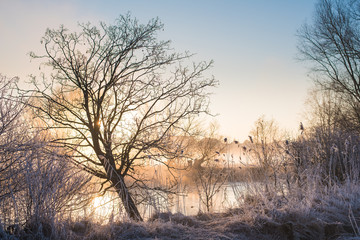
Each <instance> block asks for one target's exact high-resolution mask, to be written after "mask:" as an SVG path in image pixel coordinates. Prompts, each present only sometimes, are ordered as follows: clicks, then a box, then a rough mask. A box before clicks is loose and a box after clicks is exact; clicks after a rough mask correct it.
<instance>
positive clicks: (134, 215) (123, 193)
mask: <svg viewBox="0 0 360 240" xmlns="http://www.w3.org/2000/svg"><path fill="white" fill-rule="evenodd" d="M114 175H115V176H113V177H112V178H111V182H112V185H113V187H114V188H115V190H116V192H117V193H118V194H119V197H120V199H121V201H122V203H123V205H124V208H125V211H126V213H127V214H128V216H129V217H130V218H131V219H133V220H135V221H143V219H142V217H141V216H140V213H139V210H138V208H137V206H136V204H135V202H134V200H133V199H132V197H131V195H130V193H129V190H128V188H127V186H126V185H125V182H124V178H123V177H122V176H119V175H117V174H114Z"/></svg>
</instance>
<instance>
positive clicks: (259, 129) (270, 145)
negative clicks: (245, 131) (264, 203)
mask: <svg viewBox="0 0 360 240" xmlns="http://www.w3.org/2000/svg"><path fill="white" fill-rule="evenodd" d="M250 134H251V136H249V138H250V140H251V143H252V145H251V148H252V153H251V157H254V158H255V161H258V165H259V167H260V171H261V172H260V174H261V175H262V177H263V178H264V180H265V191H266V192H269V186H270V181H269V180H270V179H272V180H273V182H274V188H275V189H276V188H278V187H279V186H280V184H279V179H278V178H279V176H278V175H279V174H280V166H281V160H282V159H281V158H280V153H279V150H280V146H279V142H280V140H279V139H280V133H279V127H278V125H277V123H276V122H275V120H273V119H271V120H266V119H265V116H262V117H260V118H259V119H258V120H257V121H256V122H255V126H254V128H253V129H252V130H251V131H250Z"/></svg>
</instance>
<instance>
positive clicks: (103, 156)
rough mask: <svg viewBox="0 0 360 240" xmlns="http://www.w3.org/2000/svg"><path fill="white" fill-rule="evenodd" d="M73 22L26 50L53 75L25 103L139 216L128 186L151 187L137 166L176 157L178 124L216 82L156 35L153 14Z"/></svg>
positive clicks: (204, 101) (201, 105)
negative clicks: (35, 49)
mask: <svg viewBox="0 0 360 240" xmlns="http://www.w3.org/2000/svg"><path fill="white" fill-rule="evenodd" d="M79 27H80V28H81V31H80V32H78V33H77V32H70V31H69V30H67V29H66V28H65V27H63V26H61V27H60V29H58V30H51V29H48V30H47V31H46V33H45V36H44V37H43V39H42V41H41V42H42V44H43V45H44V48H45V54H44V55H36V54H34V53H32V54H31V56H32V57H33V58H40V59H42V60H44V61H45V62H44V63H45V65H46V66H47V67H50V69H51V70H52V73H51V75H50V76H48V77H45V76H44V77H43V79H42V81H41V82H39V81H38V79H37V78H35V77H34V78H33V82H34V86H35V89H33V90H30V91H27V93H28V94H29V95H31V96H32V101H31V102H30V105H31V106H32V107H33V109H34V111H35V112H36V114H38V116H39V118H40V119H42V120H43V122H44V124H46V127H47V128H48V129H55V130H61V131H62V134H59V135H58V137H57V139H56V140H54V144H56V145H58V146H63V147H65V148H66V149H67V150H68V154H69V155H71V156H72V159H73V161H74V163H75V164H76V165H78V166H79V167H81V168H83V169H84V170H86V171H87V172H88V173H91V174H92V175H94V176H96V177H98V178H99V179H102V180H103V183H104V184H105V183H108V184H110V188H112V189H114V190H115V191H116V192H117V193H118V195H119V197H120V199H121V200H122V203H123V206H124V208H125V210H126V212H127V213H128V215H129V217H130V218H132V219H135V220H142V217H141V216H140V213H139V211H138V208H137V204H136V195H135V191H132V190H133V189H134V188H137V189H139V188H146V189H149V188H150V187H149V186H148V184H147V179H146V178H144V175H143V174H141V173H142V172H143V171H140V170H139V169H141V167H142V166H144V165H145V164H146V163H147V161H148V160H149V159H151V160H152V161H158V162H160V163H163V164H167V161H168V160H171V159H175V158H176V157H178V156H179V154H180V146H178V147H176V146H177V145H176V144H175V143H173V140H174V139H176V138H174V137H173V136H174V135H181V134H182V133H183V132H184V131H185V129H184V128H183V125H182V121H183V120H186V119H188V118H190V117H193V116H197V115H198V114H201V113H207V112H208V103H209V102H208V96H209V92H208V89H209V88H210V87H213V86H215V85H216V84H217V82H216V80H214V78H213V77H208V78H207V77H204V76H203V73H204V72H205V71H206V70H208V69H209V68H210V67H211V64H212V62H210V63H206V62H201V63H199V64H195V63H193V64H192V66H191V67H184V66H183V64H184V62H185V61H186V60H188V59H189V58H190V57H191V55H190V54H188V53H185V54H178V53H174V52H172V50H171V48H170V42H169V41H160V40H157V38H156V34H157V32H158V31H160V30H162V28H163V25H162V24H161V23H160V22H159V20H158V19H152V20H150V21H149V22H148V23H147V24H145V25H143V24H139V23H138V21H137V20H136V19H133V18H132V17H131V16H129V15H125V16H120V17H119V18H118V19H117V20H116V22H115V24H113V25H106V24H105V23H101V24H100V26H93V25H91V24H80V25H79ZM169 146H171V147H169ZM174 146H175V147H174Z"/></svg>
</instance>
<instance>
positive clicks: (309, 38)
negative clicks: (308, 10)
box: [298, 0, 360, 132]
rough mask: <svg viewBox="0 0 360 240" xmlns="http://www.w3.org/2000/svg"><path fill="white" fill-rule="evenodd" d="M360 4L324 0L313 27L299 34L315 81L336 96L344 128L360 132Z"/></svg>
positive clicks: (320, 3) (348, 1) (303, 29)
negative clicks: (339, 103)
mask: <svg viewBox="0 0 360 240" xmlns="http://www.w3.org/2000/svg"><path fill="white" fill-rule="evenodd" d="M359 17H360V2H359V1H353V0H345V1H339V0H320V1H319V3H318V5H317V8H316V13H315V19H314V22H313V24H311V25H310V24H305V25H304V26H303V27H302V28H301V29H300V31H299V34H298V35H299V39H300V44H299V50H300V53H301V54H302V57H303V59H305V60H308V61H310V62H311V63H313V66H312V72H313V73H314V75H313V76H314V79H315V81H316V82H317V83H318V84H319V85H320V86H321V87H322V88H323V89H325V90H331V91H333V92H334V93H336V95H337V98H338V99H341V101H342V104H341V108H339V111H337V113H336V114H337V115H338V116H337V118H338V119H340V117H341V121H340V123H341V125H342V127H343V128H346V129H348V130H356V131H358V132H359V131H360V30H359V24H360V18H359Z"/></svg>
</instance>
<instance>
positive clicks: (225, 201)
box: [140, 182, 246, 219]
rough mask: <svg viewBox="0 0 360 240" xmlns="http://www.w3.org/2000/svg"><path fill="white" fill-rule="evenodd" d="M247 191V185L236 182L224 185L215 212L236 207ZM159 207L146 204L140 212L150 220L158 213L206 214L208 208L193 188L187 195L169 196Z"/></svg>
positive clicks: (214, 198) (216, 201)
mask: <svg viewBox="0 0 360 240" xmlns="http://www.w3.org/2000/svg"><path fill="white" fill-rule="evenodd" d="M245 191H246V184H244V183H242V182H235V183H229V184H224V185H223V186H221V188H220V189H219V191H218V192H217V193H216V194H215V195H214V197H213V206H212V211H213V212H222V211H226V210H227V209H229V208H231V207H236V206H237V205H238V203H239V201H241V198H240V194H244V193H245ZM158 204H159V205H158V206H152V205H149V204H145V205H142V206H140V212H142V213H143V216H144V218H145V219H147V218H150V217H151V216H153V215H154V214H155V213H156V212H168V211H170V212H172V213H182V214H184V215H196V214H198V213H199V212H206V206H205V205H204V203H203V202H202V201H201V199H200V197H199V193H198V191H197V189H196V187H191V188H190V189H188V191H187V192H186V193H183V194H179V195H176V196H169V197H168V198H167V199H163V201H162V203H160V202H158Z"/></svg>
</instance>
